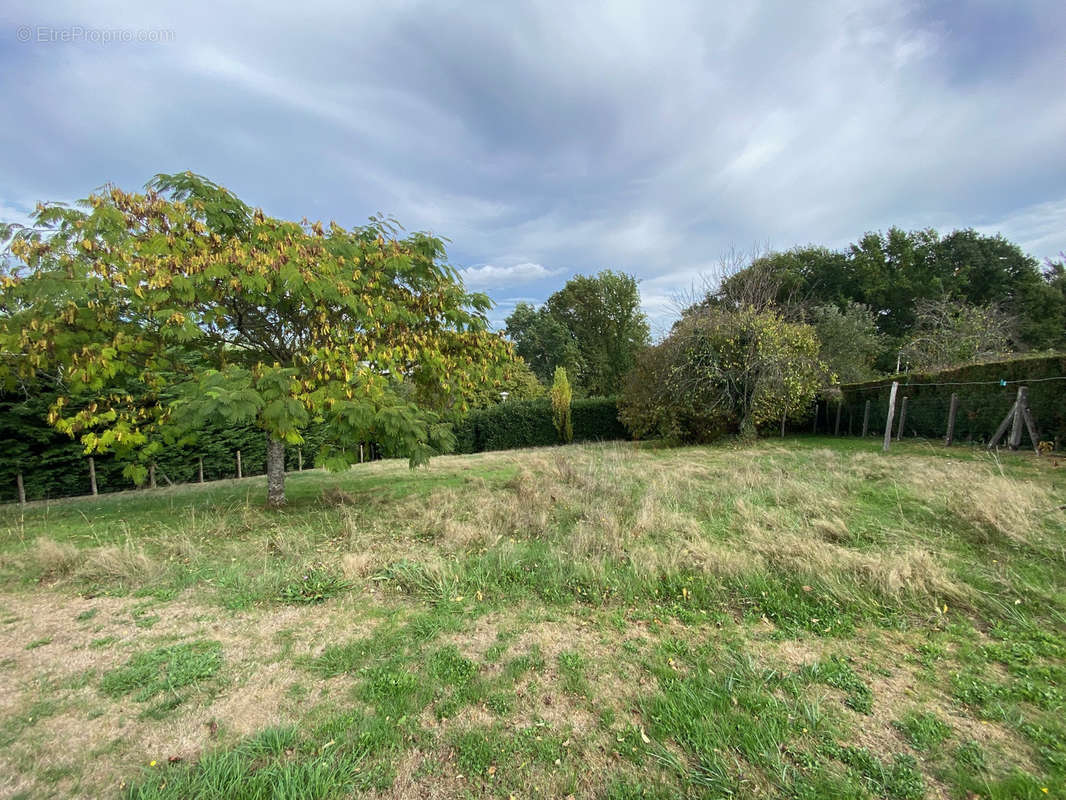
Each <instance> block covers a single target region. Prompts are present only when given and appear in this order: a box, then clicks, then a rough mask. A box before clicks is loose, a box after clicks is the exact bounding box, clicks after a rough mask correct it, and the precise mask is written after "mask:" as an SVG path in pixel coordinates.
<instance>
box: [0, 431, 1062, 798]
mask: <svg viewBox="0 0 1066 800" xmlns="http://www.w3.org/2000/svg"><path fill="white" fill-rule="evenodd" d="M263 488H264V487H263V484H262V480H261V479H249V480H245V481H231V482H221V483H218V484H208V485H205V486H189V487H177V488H174V489H163V490H158V491H152V492H142V493H130V494H124V495H120V496H102V497H98V498H91V499H90V498H86V499H82V500H77V501H64V502H58V503H51V504H34V505H31V506H30V507H27V508H26V509H25V510H24V511H20V510H18V509H14V508H7V509H2V510H0V609H2V610H3V620H2V621H3V624H2V625H0V647H2V648H3V651H4V653H5V654H7V655H6V657H5V660H4V661H3V663H2V668H0V690H2V691H0V696H3V697H4V698H5V700H4V703H3V704H0V742H3V744H4V747H3V750H2V751H0V774H2V775H9V776H12V777H11V778H10V779H8V780H7V783H3V782H2V781H0V795H4V796H6V795H11V796H19V794H20V793H21V795H22V796H33V797H38V796H41V797H49V796H52V797H65V796H108V795H109V794H110V795H114V794H115V793H116V792H118V793H119V794H121V795H124V796H128V797H141V798H157V797H158V798H164V797H175V798H177V797H195V796H203V797H238V798H239V797H264V796H272V797H278V798H288V797H348V796H353V795H356V796H358V795H361V794H369V795H371V796H377V797H406V796H417V795H421V794H426V793H429V792H432V793H434V794H435V796H441V797H456V798H458V797H470V796H488V797H497V796H498V797H508V796H510V795H514V796H541V795H543V796H562V797H565V796H568V795H571V794H572V795H574V796H575V797H608V798H636V797H652V798H654V797H663V798H665V797H678V796H682V797H702V796H721V797H745V796H756V795H759V796H770V797H789V798H830V797H833V798H835V797H853V798H867V797H891V798H899V799H900V800H912V798H921V797H958V798H970V797H974V796H976V797H985V798H1007V797H1047V796H1055V794H1056V793H1059V794H1062V793H1063V791H1064V786H1066V756H1064V755H1063V754H1064V753H1066V724H1064V722H1063V720H1064V719H1066V634H1064V631H1066V549H1064V545H1066V518H1064V514H1063V512H1062V509H1061V505H1062V503H1061V499H1060V498H1061V497H1062V496H1063V494H1064V489H1066V474H1064V472H1063V471H1062V470H1061V468H1059V467H1058V466H1056V462H1055V461H1054V460H1053V459H1043V460H1038V459H1036V458H1034V457H1031V456H1023V455H1007V456H1000V457H998V458H994V457H990V456H988V455H987V454H985V453H984V452H982V451H979V450H970V449H968V448H951V449H944V448H943V447H939V446H937V445H934V444H924V443H920V442H914V443H911V442H908V443H905V444H901V445H898V446H894V447H893V450H892V452H891V453H889V454H887V455H884V454H881V453H880V452H879V450H878V447H877V443H875V442H873V440H867V441H865V442H864V441H861V440H856V439H829V438H824V437H797V438H795V439H790V440H786V441H784V442H778V441H773V440H770V441H764V442H759V443H757V444H755V445H751V446H737V445H723V446H719V447H701V448H685V449H673V450H671V449H661V448H656V447H651V446H638V445H603V446H574V447H566V448H550V449H545V450H535V451H518V452H509V453H498V454H481V455H477V456H465V457H444V458H439V459H435V460H434V462H433V464H432V465H431V466H430V467H429V468H428V469H426V470H419V471H415V472H412V471H410V470H408V469H407V468H406V466H405V465H403V464H400V463H398V462H376V463H373V464H368V465H361V466H359V467H356V468H353V469H352V470H351V471H350V472H348V473H345V474H342V475H329V474H326V473H322V472H317V471H308V472H304V473H300V474H296V475H291V476H290V478H289V480H288V490H289V498H290V505H289V507H287V508H286V509H285V510H283V511H281V512H270V511H267V510H266V509H264V508H263V507H262V505H261V501H262V498H261V495H262V494H263ZM71 740H77V741H78V742H79V746H78V748H76V749H75V751H74V752H72V750H71V748H70V747H69V742H70V741H71ZM116 787H118V788H116ZM1045 790H1046V791H1045Z"/></svg>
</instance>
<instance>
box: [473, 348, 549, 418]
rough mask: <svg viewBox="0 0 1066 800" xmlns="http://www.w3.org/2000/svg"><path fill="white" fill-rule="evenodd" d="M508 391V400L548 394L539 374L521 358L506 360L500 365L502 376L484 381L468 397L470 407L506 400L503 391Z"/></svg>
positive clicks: (532, 397) (489, 404) (526, 398)
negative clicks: (491, 380) (487, 381)
mask: <svg viewBox="0 0 1066 800" xmlns="http://www.w3.org/2000/svg"><path fill="white" fill-rule="evenodd" d="M504 392H506V393H507V395H506V400H507V401H508V402H513V401H515V400H532V399H534V398H537V397H543V396H544V395H545V394H547V389H545V388H544V384H542V383H541V382H540V381H539V380H537V376H536V375H534V374H533V372H532V370H530V368H529V366H528V365H527V364H526V362H525V361H524V360H522V359H521V358H516V359H514V360H513V361H509V362H505V363H503V364H502V365H501V367H500V376H499V378H498V379H497V380H495V381H493V382H491V383H483V384H481V385H479V386H477V387H475V388H474V389H473V390H472V391H471V392H470V393H469V396H468V397H467V398H466V400H467V406H469V407H470V408H486V407H488V406H494V405H496V404H497V403H500V402H503V401H504V399H505V398H504V395H503V393H504Z"/></svg>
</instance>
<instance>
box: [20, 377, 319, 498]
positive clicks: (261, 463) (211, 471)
mask: <svg viewBox="0 0 1066 800" xmlns="http://www.w3.org/2000/svg"><path fill="white" fill-rule="evenodd" d="M47 407H48V402H46V401H45V400H42V399H40V398H36V399H29V400H26V399H22V398H11V397H10V396H8V397H0V452H4V453H7V454H8V457H7V458H4V459H0V502H11V501H14V500H17V499H18V492H17V488H16V475H17V474H18V473H19V472H20V471H21V472H22V477H23V482H24V484H25V487H26V499H27V500H44V499H48V498H58V497H71V496H75V495H83V494H89V491H90V483H89V466H88V461H87V457H86V455H85V449H84V447H83V446H82V445H81V443H80V442H78V441H75V440H74V439H71V438H70V437H69V436H67V435H66V434H62V433H59V432H58V431H56V430H55V429H54V428H52V427H51V426H50V425H49V424H48V422H47V420H46V419H45V415H46V413H47ZM304 438H305V442H304V444H303V445H302V450H303V460H304V467H305V468H308V467H312V466H314V460H315V456H316V455H317V453H318V449H319V447H320V446H321V443H322V438H323V437H322V432H321V429H320V427H318V426H311V427H310V429H308V430H307V431H305V432H304ZM198 439H199V441H197V442H196V443H195V444H191V445H186V446H184V447H174V446H171V447H168V448H166V449H165V450H164V451H163V452H162V453H160V454H159V457H158V458H157V459H156V475H157V479H158V483H159V484H160V485H165V484H166V481H165V480H164V478H163V476H164V475H165V476H166V477H167V478H170V480H171V481H173V482H174V483H192V482H194V481H196V480H197V478H198V474H197V467H198V459H199V458H201V457H202V458H203V460H204V480H208V481H212V480H218V479H221V478H234V477H236V475H237V459H236V453H237V451H238V450H240V451H241V473H242V474H243V475H245V476H250V475H260V474H263V473H264V472H266V434H265V433H264V432H263V431H261V430H260V429H258V428H256V427H255V426H252V425H225V424H221V423H220V424H219V425H217V426H210V427H208V428H206V429H204V430H203V431H201V432H200V434H199V436H198ZM297 460H298V456H297V448H295V447H293V446H286V448H285V467H286V469H287V470H290V471H294V470H296V468H297ZM94 462H95V467H96V485H97V488H98V490H99V491H100V492H101V493H105V492H118V491H123V490H127V489H133V488H135V487H134V484H133V482H132V481H130V480H129V479H128V478H126V477H124V476H123V475H122V470H123V468H124V467H125V465H126V463H127V462H126V461H123V460H120V459H118V458H116V457H115V456H114V455H113V454H111V453H102V454H97V455H95V456H94Z"/></svg>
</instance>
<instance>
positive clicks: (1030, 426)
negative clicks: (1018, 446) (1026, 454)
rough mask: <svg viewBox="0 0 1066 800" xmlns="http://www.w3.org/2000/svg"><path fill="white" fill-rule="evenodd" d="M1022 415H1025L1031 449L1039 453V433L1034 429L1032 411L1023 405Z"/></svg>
mask: <svg viewBox="0 0 1066 800" xmlns="http://www.w3.org/2000/svg"><path fill="white" fill-rule="evenodd" d="M1022 416H1024V417H1025V427H1027V428H1028V429H1029V438H1030V439H1032V440H1033V450H1034V451H1035V452H1036V454H1037V455H1040V434H1039V432H1037V430H1036V421H1035V420H1034V419H1033V412H1032V411H1031V410H1030V409H1029V406H1026V407H1025V411H1023V412H1022Z"/></svg>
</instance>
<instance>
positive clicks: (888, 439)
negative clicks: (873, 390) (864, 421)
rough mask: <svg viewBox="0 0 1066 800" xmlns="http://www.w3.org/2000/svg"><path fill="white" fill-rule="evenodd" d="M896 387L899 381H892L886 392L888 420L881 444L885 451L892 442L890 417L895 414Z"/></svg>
mask: <svg viewBox="0 0 1066 800" xmlns="http://www.w3.org/2000/svg"><path fill="white" fill-rule="evenodd" d="M898 388H899V383H897V382H896V381H892V389H891V390H890V391H889V393H888V420H887V421H886V422H885V443H884V444H883V445H882V446H881V449H882V450H884V451H885V452H886V453H887V452H888V448H889V445H891V444H892V417H894V416H896V389H898Z"/></svg>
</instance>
